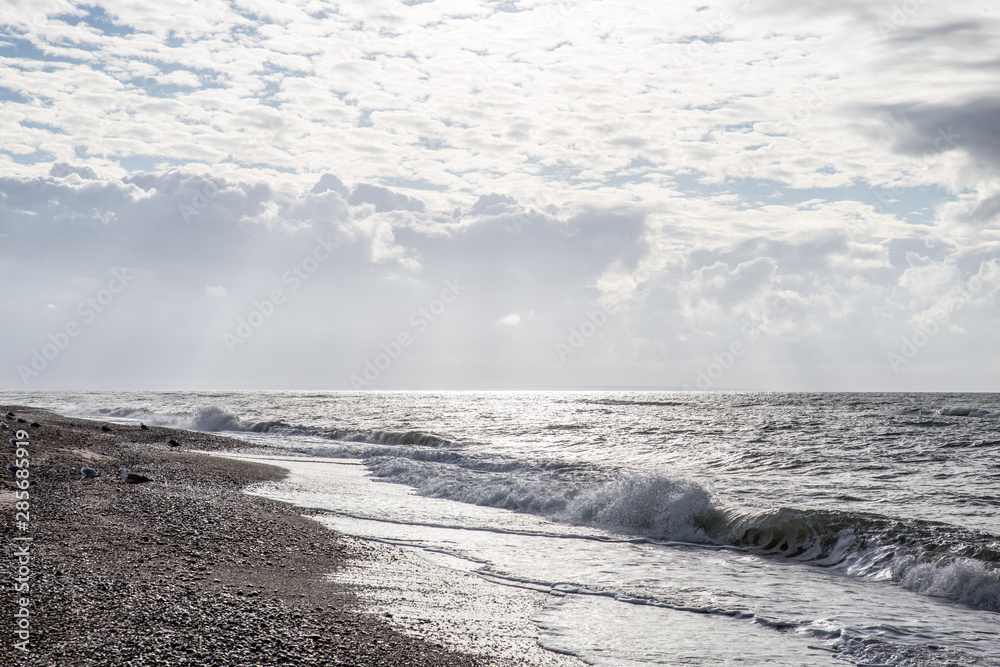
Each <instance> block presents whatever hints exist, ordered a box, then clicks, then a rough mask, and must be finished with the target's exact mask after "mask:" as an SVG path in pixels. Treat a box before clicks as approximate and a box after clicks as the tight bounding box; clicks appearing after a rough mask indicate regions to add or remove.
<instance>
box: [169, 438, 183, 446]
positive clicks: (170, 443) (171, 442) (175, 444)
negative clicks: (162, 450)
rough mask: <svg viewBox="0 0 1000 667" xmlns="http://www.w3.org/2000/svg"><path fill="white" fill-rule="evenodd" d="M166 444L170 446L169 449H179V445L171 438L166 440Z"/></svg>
mask: <svg viewBox="0 0 1000 667" xmlns="http://www.w3.org/2000/svg"><path fill="white" fill-rule="evenodd" d="M167 444H168V445H170V446H171V447H180V446H181V443H179V442H177V441H176V440H174V439H173V438H167Z"/></svg>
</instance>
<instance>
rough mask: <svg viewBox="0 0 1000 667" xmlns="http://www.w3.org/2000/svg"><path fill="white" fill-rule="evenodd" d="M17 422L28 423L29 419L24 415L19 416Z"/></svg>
mask: <svg viewBox="0 0 1000 667" xmlns="http://www.w3.org/2000/svg"><path fill="white" fill-rule="evenodd" d="M17 423H18V424H27V423H28V420H27V419H24V418H23V417H18V418H17Z"/></svg>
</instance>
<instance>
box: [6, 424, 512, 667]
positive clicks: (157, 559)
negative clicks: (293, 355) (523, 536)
mask: <svg viewBox="0 0 1000 667" xmlns="http://www.w3.org/2000/svg"><path fill="white" fill-rule="evenodd" d="M8 410H11V411H13V412H14V413H15V414H16V415H17V417H18V418H22V419H25V421H26V423H23V424H19V423H17V422H16V421H15V420H12V419H7V418H6V417H4V416H3V415H5V414H6V413H7V411H8ZM0 420H2V421H5V422H7V423H8V424H9V425H10V430H6V431H0V434H3V435H4V440H5V445H6V447H7V448H6V450H5V451H6V456H5V457H4V459H5V460H4V466H6V462H7V461H11V460H13V453H14V449H13V447H12V446H11V445H9V444H8V443H6V440H7V438H10V437H12V436H13V435H14V433H15V432H16V431H17V430H18V429H23V430H25V431H27V432H28V433H29V452H30V466H29V471H30V478H29V479H30V480H31V482H32V483H33V484H32V486H31V487H30V489H29V491H30V509H31V515H30V523H29V526H30V528H29V530H28V532H26V533H19V532H18V530H17V528H16V527H15V524H14V515H15V511H16V508H15V497H14V494H13V492H14V491H16V490H17V489H16V486H15V484H14V479H15V477H14V475H13V474H11V473H10V472H8V471H7V470H6V469H3V470H2V473H3V474H4V475H5V476H4V483H3V485H2V487H0V507H2V508H3V515H4V520H3V523H2V524H0V525H2V527H3V533H4V538H5V539H4V542H5V545H6V548H5V557H6V559H7V563H8V564H9V563H12V562H16V560H17V559H16V557H15V556H14V548H15V547H14V545H16V544H19V543H17V542H15V541H14V540H13V538H14V537H16V536H19V535H21V536H24V535H28V536H30V537H31V538H32V540H33V542H32V543H31V557H30V569H31V574H30V585H31V588H30V592H29V594H28V595H29V599H30V605H29V610H30V612H31V617H30V632H31V635H30V638H29V644H28V648H29V651H28V653H26V654H25V653H24V652H22V651H20V650H17V649H15V648H14V646H13V644H14V642H15V641H17V639H16V635H15V634H14V630H15V623H14V618H13V610H15V609H16V608H17V604H18V595H24V594H23V593H15V592H14V589H13V585H12V582H11V581H9V580H8V581H6V582H4V584H3V586H0V590H2V591H3V593H0V601H2V605H0V606H2V607H3V609H5V610H11V611H10V613H4V620H3V622H2V623H0V628H2V629H3V635H4V638H5V640H4V645H3V647H2V648H0V656H3V655H11V656H12V658H13V660H12V662H11V664H16V665H67V666H69V665H73V666H76V665H80V666H85V665H87V666H89V665H95V666H96V665H119V664H124V663H127V664H135V665H156V664H171V665H174V664H176V665H218V666H220V667H223V666H228V665H286V664H313V665H387V666H389V665H400V666H406V665H414V666H418V665H420V666H423V665H427V666H440V667H452V666H455V667H459V666H461V667H467V666H468V667H471V666H474V665H487V664H498V663H497V661H495V660H492V659H489V658H486V657H484V656H473V655H469V654H463V653H460V652H458V651H455V650H454V649H452V648H449V647H447V646H445V645H443V644H442V643H439V642H437V641H435V640H434V638H423V639H422V638H416V637H413V636H410V635H407V634H404V633H403V632H401V631H400V630H398V629H397V628H395V627H393V626H392V624H391V622H390V620H389V619H388V618H386V616H388V615H389V614H386V615H384V616H379V615H376V614H373V613H370V612H365V611H363V610H362V609H361V604H360V603H359V598H358V592H359V591H360V589H362V588H364V584H363V583H361V584H354V585H350V586H349V585H346V584H343V583H338V582H334V581H331V578H330V577H329V576H328V575H329V574H330V573H331V572H336V571H339V570H342V569H344V568H345V567H348V566H350V565H351V564H352V563H357V562H364V561H366V560H371V559H372V558H373V555H372V550H371V549H370V548H369V547H367V546H366V545H364V544H362V543H360V542H359V541H358V540H353V539H351V538H348V537H346V536H343V535H341V534H339V533H337V532H334V531H332V530H330V529H328V528H326V527H324V526H323V525H321V524H320V523H318V522H316V521H313V520H312V519H309V518H307V517H306V516H303V514H304V511H303V510H302V509H301V508H296V507H294V506H292V505H289V504H286V503H281V502H278V501H273V500H268V499H265V498H261V497H259V496H253V495H249V494H246V493H244V492H243V489H244V488H246V487H247V486H249V485H251V484H254V483H259V482H265V481H280V480H282V479H284V478H285V476H286V474H287V473H286V471H285V470H284V469H283V468H279V467H277V466H271V465H266V464H261V463H250V462H246V461H239V460H236V459H232V458H226V457H222V456H213V455H209V454H199V453H195V452H193V451H190V450H191V449H198V450H204V451H213V452H227V453H237V452H239V453H247V452H253V451H259V450H261V449H262V448H260V447H257V446H255V445H253V444H252V443H246V442H243V441H239V440H235V439H230V438H224V437H221V436H216V435H211V434H206V433H199V432H194V431H183V430H179V429H171V428H161V427H156V426H151V427H149V430H140V429H139V427H138V426H132V425H117V424H110V423H109V426H110V428H111V429H112V430H111V431H110V432H104V431H102V430H101V426H102V422H99V421H94V420H88V419H82V418H69V417H64V416H61V415H57V414H55V413H53V412H51V411H49V410H45V409H40V408H31V407H26V406H16V405H8V406H0ZM32 421H34V422H38V423H39V424H40V426H39V427H37V428H29V427H28V423H30V422H32ZM73 421H75V422H76V426H73V425H71V422H73ZM168 437H173V438H175V439H176V440H177V441H179V443H180V447H170V446H168V445H167V444H166V440H167V438H168ZM84 464H86V465H88V466H91V467H93V468H95V469H97V470H98V471H99V472H100V476H99V477H97V478H96V479H89V480H83V479H82V475H81V474H80V468H81V466H83V465H84ZM119 466H126V467H128V468H129V469H130V470H131V471H132V472H134V473H137V474H141V475H145V476H147V477H149V479H150V481H149V482H146V483H142V484H135V485H132V484H125V483H124V482H123V481H122V480H121V479H120V478H119V477H118V474H117V473H118V468H119ZM14 569H16V568H11V567H5V568H4V570H5V571H6V572H7V573H8V574H7V575H6V578H8V579H10V578H12V577H13V576H14V575H13V574H12V573H13V572H14ZM3 662H4V663H5V664H6V660H4V661H3Z"/></svg>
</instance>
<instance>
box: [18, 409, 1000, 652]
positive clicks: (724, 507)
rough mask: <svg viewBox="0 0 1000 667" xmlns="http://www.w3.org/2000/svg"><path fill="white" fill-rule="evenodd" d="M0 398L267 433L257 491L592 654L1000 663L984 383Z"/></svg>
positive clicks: (996, 526)
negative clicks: (835, 390)
mask: <svg viewBox="0 0 1000 667" xmlns="http://www.w3.org/2000/svg"><path fill="white" fill-rule="evenodd" d="M0 399H2V400H3V401H5V402H8V403H17V402H20V403H29V404H35V405H41V406H46V407H51V408H54V409H56V410H59V411H61V412H63V413H66V414H73V415H79V416H89V417H95V416H99V417H100V418H103V419H106V420H109V421H119V422H126V423H127V422H135V421H140V420H141V421H145V422H146V423H148V424H158V425H164V426H175V427H180V428H188V429H195V430H204V431H215V432H221V433H231V434H233V435H237V436H239V437H242V438H245V439H248V440H252V441H253V442H255V443H258V444H262V445H266V446H269V447H273V448H274V449H275V457H276V458H279V459H288V461H287V462H286V464H287V465H288V467H289V468H290V469H291V470H292V471H293V474H292V475H291V476H290V478H289V480H288V481H287V482H283V483H281V484H276V485H265V486H262V487H260V488H257V489H256V490H255V492H257V493H261V494H263V495H268V496H271V497H276V498H282V499H285V500H288V501H290V502H296V503H299V504H301V505H303V506H307V507H312V508H319V509H322V510H325V512H324V515H323V519H322V520H323V521H324V523H327V524H328V525H329V526H331V527H332V528H335V529H337V530H340V531H343V532H345V533H348V534H352V535H356V536H358V537H362V538H365V539H375V540H382V541H387V542H392V543H395V544H400V545H404V546H407V547H409V548H412V549H415V550H418V551H419V552H421V553H422V554H423V555H424V556H425V559H426V562H428V563H429V564H433V567H435V568H441V569H443V571H448V570H453V571H456V572H465V573H470V572H471V573H474V574H475V575H477V576H479V577H481V578H482V579H483V580H484V581H487V582H490V583H491V584H493V585H495V586H497V587H500V588H503V587H508V588H517V589H519V590H522V591H524V590H527V591H533V592H535V593H537V595H538V596H540V599H542V600H543V603H542V610H541V611H540V612H539V613H537V614H536V615H535V616H534V617H533V618H532V619H531V622H532V623H534V624H535V626H537V628H539V631H540V636H541V640H540V643H541V645H542V646H543V647H545V648H547V649H551V650H553V651H557V652H560V653H567V654H571V655H575V656H578V657H580V658H581V659H582V660H584V661H586V662H588V663H591V664H599V665H660V664H662V665H675V664H685V665H719V664H732V665H758V664H763V663H765V662H767V663H771V664H776V665H844V664H856V665H901V666H902V665H906V666H918V665H919V666H922V665H1000V570H998V568H1000V511H998V509H1000V395H998V394H846V393H843V394H813V393H760V392H748V393H693V392H358V393H353V392H202V393H197V392H184V393H182V392H138V393H136V392H127V393H126V392H84V393H75V392H0ZM292 454H295V455H297V456H298V457H299V458H296V459H294V460H293V459H292V457H291V455H292ZM428 566H429V567H431V565H428Z"/></svg>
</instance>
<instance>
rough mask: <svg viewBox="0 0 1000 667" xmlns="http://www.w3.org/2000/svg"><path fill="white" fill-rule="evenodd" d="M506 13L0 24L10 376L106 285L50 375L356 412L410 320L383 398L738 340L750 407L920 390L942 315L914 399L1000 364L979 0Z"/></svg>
mask: <svg viewBox="0 0 1000 667" xmlns="http://www.w3.org/2000/svg"><path fill="white" fill-rule="evenodd" d="M914 7H915V8H914ZM511 8H512V7H511V6H507V5H505V6H504V8H503V10H500V9H498V6H497V5H496V3H489V2H480V3H465V4H463V5H462V6H458V5H454V4H449V3H441V2H436V3H428V2H424V3H402V4H400V3H370V2H362V1H360V0H359V1H351V2H343V3H340V4H339V5H338V7H337V11H317V10H316V5H315V3H313V2H311V0H290V1H289V2H285V3H281V4H275V5H268V6H267V7H264V6H261V7H258V8H256V9H255V11H254V12H246V11H243V10H242V9H241V8H240V7H238V6H236V5H232V4H226V3H203V2H196V1H195V0H180V1H179V3H173V4H171V5H170V6H166V5H156V4H136V3H132V2H120V1H119V0H104V1H102V2H97V3H81V2H77V1H76V0H51V1H50V2H46V3H37V2H35V3H32V2H28V1H27V0H10V2H7V3H5V4H4V6H3V7H2V8H0V59H2V62H3V65H4V66H3V67H0V119H2V120H3V121H4V122H3V123H0V174H2V176H0V279H2V280H3V281H4V285H13V286H15V287H14V288H11V289H8V290H6V291H5V292H4V293H3V294H2V295H0V302H2V303H3V305H4V306H6V307H8V308H10V309H13V310H12V311H11V312H19V313H24V314H25V318H26V324H24V326H19V327H17V328H15V329H5V330H4V333H3V334H0V336H2V337H0V343H3V345H2V346H0V364H2V365H0V377H4V378H5V379H4V380H3V381H4V382H6V383H8V384H10V385H12V386H20V384H19V383H20V379H19V378H18V376H17V373H16V368H17V366H18V364H23V363H24V360H25V358H26V357H27V358H30V356H31V352H32V350H34V349H36V348H37V347H38V345H40V344H42V343H44V341H45V340H46V337H47V336H48V334H49V333H50V332H51V331H55V330H56V329H57V328H58V327H60V326H65V324H66V322H67V321H68V320H69V319H76V318H80V317H81V316H80V315H78V314H77V312H76V309H77V307H78V306H79V304H80V303H83V304H86V303H87V301H86V300H87V299H91V298H92V299H96V298H97V296H95V295H98V294H101V295H102V298H103V294H104V292H102V290H109V287H108V285H109V283H112V284H113V285H114V286H116V289H117V287H118V286H124V287H125V288H124V289H122V290H121V292H120V293H119V292H110V291H109V292H108V294H113V299H112V301H111V302H110V303H109V304H107V305H106V306H104V305H102V311H101V312H100V313H97V311H96V310H95V314H99V315H100V317H95V318H94V320H93V322H92V323H88V327H87V328H86V329H85V330H84V333H82V334H81V336H80V337H79V338H77V339H74V344H73V348H71V349H68V350H66V351H65V353H64V354H62V355H60V358H59V359H58V360H57V361H56V362H53V363H52V364H51V367H50V368H48V369H47V370H46V373H45V374H44V375H42V376H40V377H39V378H37V380H33V381H37V382H39V383H43V384H44V383H49V384H50V386H56V385H60V386H69V385H71V384H74V383H77V384H85V383H86V382H87V381H88V378H93V377H97V375H98V374H97V373H96V372H95V371H94V366H92V365H90V364H92V362H91V361H90V360H103V361H102V363H103V364H104V366H102V374H101V376H102V377H106V378H107V380H106V381H107V382H109V383H114V382H115V381H116V380H117V381H121V382H131V383H132V384H135V383H136V382H140V383H146V384H147V385H149V386H163V385H165V384H170V383H173V384H175V385H185V383H186V382H188V381H190V382H201V383H205V384H215V385H218V384H220V383H222V384H226V385H227V386H256V385H255V384H254V383H256V382H259V381H260V370H261V369H262V368H264V369H266V370H267V372H268V376H267V377H268V378H269V380H268V381H269V382H270V383H271V384H272V386H288V387H296V386H303V385H306V384H308V385H310V386H319V387H341V386H345V383H346V378H347V377H348V376H349V375H350V373H351V372H353V371H354V370H355V369H356V368H357V366H358V365H359V364H363V362H364V360H365V358H366V355H370V354H371V353H372V351H373V350H377V349H378V344H379V343H380V342H384V341H386V340H390V339H393V337H394V336H396V335H398V334H399V333H400V332H408V331H409V327H410V326H411V325H410V323H409V322H410V319H409V318H410V315H411V314H412V313H414V312H416V313H418V315H417V317H416V319H417V320H421V319H423V320H426V322H427V323H428V325H430V324H433V327H430V326H428V330H427V331H426V332H425V334H424V335H421V337H420V338H419V339H418V342H416V343H415V344H414V346H413V347H412V348H408V350H409V351H408V354H407V357H406V359H401V360H400V362H399V363H398V364H394V365H393V368H392V369H391V372H387V373H386V374H385V376H384V377H382V378H381V379H380V382H383V383H385V384H384V385H383V386H419V385H421V384H422V383H423V384H427V383H428V382H429V383H430V384H434V383H440V384H442V385H448V386H469V385H477V386H491V383H499V382H501V380H502V381H503V382H508V381H509V379H510V378H511V377H516V378H520V381H521V382H522V384H524V385H525V386H537V385H540V384H559V385H572V386H576V385H582V384H616V383H617V384H640V385H647V386H648V385H655V386H682V385H685V384H690V378H692V377H693V376H694V375H696V372H697V370H698V369H699V367H700V366H699V365H700V364H702V362H703V360H705V359H711V358H712V355H713V354H714V353H715V352H717V350H718V348H717V346H718V345H725V344H727V343H728V342H730V341H731V340H741V341H744V342H746V339H745V335H746V334H744V333H742V332H743V331H753V332H757V333H758V334H759V335H757V337H756V338H755V339H754V346H753V350H754V352H753V354H749V353H748V355H747V357H746V358H745V359H744V361H743V362H741V363H743V365H742V366H741V369H742V370H741V369H734V370H733V374H732V375H731V376H729V377H727V378H726V382H728V383H730V384H731V386H776V385H781V386H782V387H784V386H789V387H791V386H792V385H793V384H794V383H792V384H787V383H788V382H790V380H789V379H788V377H787V376H782V377H778V376H777V375H776V371H774V370H773V369H775V368H778V367H781V366H782V364H785V365H786V366H789V367H792V368H796V369H800V370H797V371H795V375H796V377H815V378H818V379H817V383H818V384H816V385H814V386H815V387H819V388H863V387H861V386H859V385H858V384H856V383H855V384H851V382H852V381H855V380H856V378H859V377H861V378H865V380H864V381H865V382H869V383H870V384H869V385H867V386H870V387H874V388H913V387H914V386H915V385H914V383H913V376H907V377H903V376H902V375H899V374H895V373H892V372H891V371H890V370H888V369H889V367H888V364H886V363H885V360H884V353H885V352H886V351H887V350H891V349H892V348H893V346H894V345H898V340H899V338H900V337H901V336H903V335H906V334H907V333H908V332H909V331H910V330H911V329H912V327H913V326H915V324H917V323H919V322H921V321H924V320H926V319H927V318H937V319H935V321H944V322H946V326H943V327H942V329H943V330H944V331H945V333H943V334H942V336H959V335H963V336H966V338H964V339H962V340H965V341H966V342H967V343H968V344H963V345H959V344H954V343H955V340H949V341H946V342H945V343H944V344H943V348H942V349H947V350H948V352H947V353H944V352H942V353H941V354H942V355H944V356H943V357H942V359H946V360H947V363H946V362H945V361H941V362H940V363H939V364H938V366H936V367H935V368H938V369H942V370H938V371H935V373H936V374H934V373H932V374H929V375H928V376H927V377H926V378H924V379H922V381H923V382H925V384H924V385H922V386H923V387H924V388H927V389H934V388H935V387H937V386H938V384H939V382H940V381H944V380H947V379H948V378H961V379H962V381H968V379H969V378H976V377H979V376H982V375H983V373H982V369H983V368H985V367H988V368H993V369H995V368H996V366H997V363H998V361H997V359H996V358H995V356H990V357H989V359H988V360H987V362H985V364H984V362H983V361H982V360H981V359H978V360H973V359H972V357H973V355H972V354H971V353H969V352H968V350H971V349H986V348H989V341H988V332H990V331H995V326H996V314H995V313H996V311H995V299H996V291H995V289H994V288H993V287H992V285H994V284H995V277H996V276H995V271H996V266H997V265H996V258H997V257H998V256H1000V236H998V234H1000V232H998V227H997V224H998V218H1000V203H998V202H1000V177H998V176H997V169H996V167H997V163H998V161H1000V143H998V140H997V137H996V132H995V127H996V121H997V118H998V109H1000V98H998V97H997V95H996V92H995V87H996V86H995V67H994V64H995V63H993V62H992V60H991V56H990V55H989V54H990V53H993V52H995V51H996V48H997V46H998V41H1000V38H998V37H997V35H998V34H1000V32H998V31H997V30H996V28H997V24H996V21H995V20H994V19H992V18H990V17H989V16H988V15H986V14H985V13H984V12H983V11H982V5H981V3H977V2H973V1H971V0H970V1H960V2H954V3H948V4H947V5H944V4H938V5H934V4H932V3H910V4H906V5H904V4H901V3H893V2H890V1H888V0H887V1H886V2H876V3H871V2H860V1H853V0H852V1H850V2H842V3H822V2H806V3H802V2H790V1H789V0H761V1H760V2H754V3H737V4H736V5H735V6H733V7H730V8H728V9H726V8H723V7H721V6H719V7H715V6H708V5H705V4H704V3H702V2H680V3H675V4H674V5H671V12H669V13H665V12H655V11H650V4H649V3H648V2H643V1H641V0H624V1H623V2H621V3H617V4H616V6H615V11H611V12H609V11H608V9H607V6H606V3H601V2H597V0H581V1H580V2H575V3H572V6H571V8H572V11H566V10H567V9H568V8H570V5H566V4H559V3H555V4H553V3H519V4H518V5H517V7H516V9H517V10H518V11H507V10H508V9H511ZM907 8H914V9H913V11H910V10H909V9H907ZM817 16H821V17H822V20H817V19H816V17H817ZM512 34H514V35H517V36H518V39H517V40H516V43H515V42H512V41H511V40H510V35H512ZM341 179H343V180H341ZM39 249H44V253H43V252H41V251H40V250H39ZM122 270H127V271H128V274H127V275H128V276H133V278H128V279H125V278H121V277H116V274H115V273H114V272H115V271H119V272H120V271H122ZM122 275H125V274H122ZM115 280H117V281H118V282H113V281H115ZM455 280H459V281H461V284H463V285H468V289H463V290H460V293H461V296H460V297H458V298H457V299H456V300H455V302H454V303H450V304H448V307H447V309H446V310H444V311H443V312H442V313H440V314H433V313H431V315H432V316H433V317H434V321H433V323H432V322H431V320H430V319H428V318H425V317H424V316H422V315H420V314H419V313H420V310H419V309H420V308H422V307H424V308H426V307H428V306H427V304H429V303H434V301H433V300H434V299H437V298H440V295H441V293H442V290H445V289H447V288H446V287H445V281H455ZM119 283H121V285H119ZM223 285H224V286H225V288H224V291H223V288H222V286H223ZM975 285H979V286H980V290H978V291H974V290H972V287H973V286H975ZM963 294H967V295H968V296H962V295H963ZM956 295H957V296H956ZM206 296H207V297H209V298H205V297H206ZM49 303H51V304H53V305H55V306H56V308H46V307H43V306H40V305H39V304H49ZM776 304H779V305H780V304H783V305H781V307H782V308H785V306H787V308H785V310H784V311H783V312H782V313H780V315H781V317H778V318H774V317H771V318H768V317H765V316H766V314H767V313H770V312H775V310H774V309H775V307H776ZM942 304H951V305H942ZM955 304H958V305H955ZM99 305H100V304H99ZM86 308H89V306H86V305H85V307H84V310H86ZM598 309H600V310H598ZM265 311H267V313H270V314H267V313H265ZM254 312H256V313H258V315H257V316H254V315H253V313H254ZM517 313H522V314H523V313H533V314H532V315H531V316H530V317H525V316H522V317H521V319H519V320H518V321H516V322H515V321H514V318H515V317H517ZM600 313H604V314H605V315H606V316H607V319H606V321H603V320H602V321H603V322H604V323H603V324H601V325H600V327H599V329H600V331H599V333H597V334H595V335H594V336H593V337H592V338H590V339H588V343H587V344H586V346H584V347H582V348H580V349H579V350H575V351H574V353H573V355H572V357H570V358H564V359H560V357H559V355H558V354H556V352H555V350H556V347H557V345H559V344H560V343H564V342H565V341H566V340H567V339H568V337H569V336H571V335H572V332H573V331H574V330H579V326H580V323H581V322H584V321H590V322H593V319H592V318H597V319H601V317H602V316H601V315H600ZM248 318H252V319H253V320H254V321H255V322H256V321H257V320H258V318H263V320H262V323H261V325H260V326H259V327H252V331H251V335H250V336H248V337H247V338H246V339H245V340H243V339H242V338H241V341H242V342H241V343H239V344H238V345H237V347H236V348H235V350H234V351H233V352H232V353H230V352H229V350H228V349H227V347H226V345H225V344H224V343H223V342H222V341H223V335H224V334H226V333H230V334H233V333H234V332H235V331H236V327H237V326H238V323H239V322H240V321H241V320H242V321H246V322H249V319H248ZM942 318H943V319H942ZM764 319H769V320H770V321H769V322H768V323H764V322H763V320H764ZM498 323H499V324H501V325H506V326H497V324H498ZM594 326H597V325H594ZM165 332H169V335H167V333H165ZM411 333H412V332H411ZM942 340H945V339H944V338H937V339H936V341H935V344H937V341H942ZM956 340H957V339H956ZM984 341H985V342H984ZM947 343H952V344H951V345H948V344H947ZM220 350H221V353H220ZM755 355H756V356H755ZM848 361H849V362H850V363H847V362H848ZM94 363H96V362H94ZM109 364H110V366H111V367H112V370H113V372H111V373H103V370H106V369H107V368H106V367H107V365H109ZM251 368H252V369H254V370H253V371H250V370H249V369H251ZM913 368H916V365H915V364H910V365H908V367H907V370H908V371H909V370H911V369H913ZM135 369H139V370H135ZM805 369H809V370H808V371H807V370H805ZM3 373H6V375H2V374H3ZM133 373H137V374H138V376H141V377H139V379H136V378H135V377H133V375H132V374H133ZM429 378H430V379H429ZM956 382H958V380H956ZM769 383H771V384H769ZM782 383H786V384H782ZM984 383H985V381H984ZM795 386H799V385H795ZM977 386H978V385H977ZM983 386H985V384H984V385H983Z"/></svg>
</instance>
